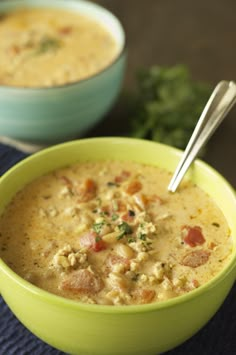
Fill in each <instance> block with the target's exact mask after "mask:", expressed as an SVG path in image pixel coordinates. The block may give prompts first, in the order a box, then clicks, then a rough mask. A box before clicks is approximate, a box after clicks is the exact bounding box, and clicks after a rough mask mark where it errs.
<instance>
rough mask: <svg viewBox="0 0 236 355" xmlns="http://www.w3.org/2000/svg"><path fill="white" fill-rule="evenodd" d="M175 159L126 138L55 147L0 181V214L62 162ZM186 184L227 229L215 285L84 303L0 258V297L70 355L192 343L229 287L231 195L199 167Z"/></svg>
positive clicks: (149, 350) (233, 271) (160, 162)
mask: <svg viewBox="0 0 236 355" xmlns="http://www.w3.org/2000/svg"><path fill="white" fill-rule="evenodd" d="M181 154H182V153H181V152H180V151H178V150H176V149H174V148H171V147H168V146H165V145H162V144H158V143H153V142H149V141H144V140H136V139H130V138H92V139H84V140H78V141H74V142H69V143H64V144H60V145H58V146H54V147H52V148H49V149H46V150H44V151H41V152H39V153H37V154H35V155H33V156H31V157H29V158H27V159H25V160H24V161H22V162H21V163H19V164H17V165H16V166H15V167H13V168H12V169H10V170H9V171H8V172H7V173H6V174H5V175H4V176H3V177H2V178H1V179H0V196H1V200H0V213H2V212H3V211H4V208H5V206H6V205H7V204H8V203H9V201H10V200H11V198H12V197H13V196H14V195H15V194H16V192H17V191H18V190H19V189H21V188H22V187H23V186H24V185H25V184H27V183H29V182H30V181H32V180H33V179H35V178H36V177H38V176H40V175H42V174H45V173H47V172H49V171H51V170H54V169H57V168H59V167H62V166H65V165H68V164H73V163H75V162H82V161H87V160H89V161H96V160H101V159H120V160H126V161H127V160H128V161H129V160H132V161H137V162H141V163H146V164H151V165H155V166H159V167H162V168H165V169H168V170H169V171H171V172H173V171H174V169H175V167H176V165H177V163H178V161H179V159H180V156H181ZM188 178H189V179H191V180H192V181H193V182H194V183H196V184H197V185H199V186H200V187H201V188H202V189H203V190H205V191H206V192H207V193H208V194H209V195H210V196H212V198H213V199H214V201H215V202H216V203H217V205H218V206H219V207H220V209H221V210H222V211H223V213H224V215H225V217H226V219H227V221H228V224H229V227H230V229H231V231H232V237H233V241H234V248H233V249H234V250H233V253H232V257H231V259H230V261H229V263H228V264H227V266H226V267H225V268H224V269H223V270H222V271H221V272H220V273H219V274H218V275H217V276H216V277H214V279H212V280H211V281H210V282H208V283H207V284H205V285H203V286H201V287H199V288H198V289H195V290H194V291H191V292H189V293H188V294H185V295H183V296H180V297H177V298H174V299H171V300H168V301H163V302H160V303H152V304H146V305H135V306H103V305H90V304H82V303H79V302H75V301H72V300H67V299H64V298H62V297H59V296H55V295H53V294H50V293H48V292H46V291H43V290H41V289H39V288H37V287H36V286H33V285H32V284H30V283H29V282H27V281H25V280H24V279H22V278H21V277H19V276H18V275H17V274H15V273H14V272H13V271H12V270H11V269H10V268H9V267H8V266H7V265H6V264H5V263H4V262H3V261H2V260H0V291H1V294H2V296H3V298H4V300H5V301H6V303H7V304H8V305H9V307H10V308H11V310H12V312H13V313H14V314H15V315H16V316H17V317H18V318H19V320H20V321H21V322H22V323H23V324H24V325H25V326H26V327H27V328H28V329H30V330H31V331H32V332H33V333H34V334H36V335H37V336H38V337H39V338H41V339H42V340H43V341H45V342H47V343H48V344H50V345H52V346H54V347H56V348H58V349H60V350H62V351H65V352H67V353H71V354H80V355H83V354H87V355H88V354H91V355H99V354H100V355H121V354H123V355H128V354H133V355H139V354H140V355H144V354H145V355H148V354H157V353H160V352H164V351H167V350H169V349H171V348H173V347H175V346H177V345H179V344H180V343H182V342H184V341H185V340H186V339H188V338H189V337H191V336H192V335H193V334H194V333H196V332H197V331H198V330H199V329H200V328H201V327H203V326H204V324H206V322H207V321H208V320H209V319H210V318H211V317H212V316H213V315H214V314H215V312H216V311H217V310H218V308H219V307H220V305H221V304H222V302H223V301H224V299H225V297H226V296H227V294H228V293H229V291H230V289H231V287H232V285H233V283H234V281H235V276H236V248H235V245H236V219H235V213H236V197H235V194H234V191H233V189H232V188H231V187H230V186H229V184H228V183H227V182H226V181H225V180H224V178H223V177H221V176H220V175H219V174H218V173H217V172H216V171H215V170H213V169H212V168H211V167H209V166H208V165H206V164H205V163H203V162H201V161H196V162H195V163H194V164H193V166H192V167H191V169H190V171H189V172H188Z"/></svg>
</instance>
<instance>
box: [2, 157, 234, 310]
mask: <svg viewBox="0 0 236 355" xmlns="http://www.w3.org/2000/svg"><path fill="white" fill-rule="evenodd" d="M169 180H170V174H169V173H168V172H166V171H163V170H160V169H158V168H156V167H151V166H145V165H140V164H138V163H131V162H119V161H103V162H96V163H94V162H93V163H92V162H87V163H82V164H79V165H74V166H71V167H66V168H63V169H60V170H57V171H55V172H53V173H50V174H48V175H45V176H43V177H40V178H38V179H37V180H35V181H34V182H32V183H30V184H29V185H27V186H26V187H25V188H24V189H23V190H22V191H20V192H18V193H17V195H16V196H15V198H14V199H13V201H12V202H11V203H10V205H9V206H8V207H7V209H6V211H5V213H4V214H3V215H2V217H1V220H0V246H1V248H0V250H1V251H0V253H1V256H2V258H3V259H4V260H5V261H6V262H7V263H8V264H9V266H10V267H11V268H12V269H13V270H15V271H16V272H17V273H18V274H19V275H21V276H22V277H23V278H25V279H26V280H28V281H30V282H31V283H33V284H35V285H37V286H39V287H40V288H43V289H45V290H47V291H50V292H52V293H54V294H57V295H60V296H63V297H66V298H71V299H75V300H78V301H82V302H88V303H97V304H108V305H131V304H144V303H150V302H157V301H162V300H167V299H169V298H172V297H176V296H179V295H182V294H184V293H187V292H189V291H191V290H193V289H195V288H197V287H199V286H201V285H202V284H204V283H206V282H207V281H209V280H210V279H212V278H213V277H214V276H215V275H216V274H217V273H219V271H221V270H222V268H223V267H224V265H225V264H226V263H227V262H228V260H229V258H230V255H231V252H232V240H231V238H230V231H229V228H228V225H227V223H226V220H225V218H224V216H223V214H222V213H221V211H220V210H219V208H218V207H217V206H216V205H215V204H214V203H213V201H212V200H211V199H210V198H209V196H207V195H206V194H205V193H204V192H203V191H202V190H200V189H199V188H198V187H196V186H195V185H193V184H191V183H189V182H185V183H183V184H182V186H181V187H180V189H179V190H178V192H176V193H175V194H170V193H168V191H167V186H168V183H169Z"/></svg>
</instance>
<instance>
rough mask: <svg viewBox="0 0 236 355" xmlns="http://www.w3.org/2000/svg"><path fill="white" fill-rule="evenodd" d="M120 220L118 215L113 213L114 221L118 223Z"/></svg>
mask: <svg viewBox="0 0 236 355" xmlns="http://www.w3.org/2000/svg"><path fill="white" fill-rule="evenodd" d="M118 218H119V216H118V214H116V213H113V215H112V216H111V220H112V221H116V220H117V219H118Z"/></svg>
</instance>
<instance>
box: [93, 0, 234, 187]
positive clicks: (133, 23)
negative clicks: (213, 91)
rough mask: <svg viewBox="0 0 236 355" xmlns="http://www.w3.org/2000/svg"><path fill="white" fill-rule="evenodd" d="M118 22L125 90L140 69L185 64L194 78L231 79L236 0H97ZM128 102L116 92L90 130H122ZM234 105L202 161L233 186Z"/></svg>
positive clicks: (116, 132) (105, 132) (213, 81)
mask: <svg viewBox="0 0 236 355" xmlns="http://www.w3.org/2000/svg"><path fill="white" fill-rule="evenodd" d="M96 2H97V3H99V4H101V5H103V6H105V7H107V8H108V9H110V10H111V11H112V12H113V13H114V14H115V15H117V16H118V18H119V19H120V20H121V22H122V23H123V25H124V27H125V30H126V34H127V47H128V66H127V71H126V77H125V82H124V87H123V92H124V91H127V90H128V91H132V90H134V89H135V75H136V72H137V70H138V69H139V68H141V67H146V66H149V65H153V64H158V65H175V64H186V65H188V66H189V68H190V71H191V73H192V76H193V78H194V79H196V80H203V81H208V82H209V83H211V84H213V85H215V84H216V83H217V82H218V81H220V80H222V79H226V80H233V79H236V73H235V72H236V22H235V14H236V1H235V0H198V1H194V0H97V1H96ZM126 119H127V107H126V105H125V103H124V100H123V99H122V95H121V96H120V98H119V100H118V102H117V104H116V105H115V107H114V109H113V110H112V111H111V112H110V114H109V115H108V116H107V117H106V118H105V120H104V121H103V122H102V123H101V124H100V125H99V126H98V127H96V129H95V130H93V131H92V132H90V134H91V135H122V134H123V132H124V125H125V124H126V123H125V122H126ZM235 153H236V106H235V108H234V109H233V110H232V111H231V113H230V115H228V116H227V118H226V119H225V121H224V122H223V124H222V125H221V127H220V128H219V129H218V131H217V132H216V133H215V135H214V137H213V138H212V139H211V141H210V142H209V144H208V151H207V154H206V156H205V161H206V162H208V163H209V164H211V165H212V166H213V167H215V168H216V169H217V170H218V171H219V172H220V173H221V174H222V175H223V176H224V177H225V178H226V179H228V180H229V181H230V182H231V184H233V185H234V187H236V159H235Z"/></svg>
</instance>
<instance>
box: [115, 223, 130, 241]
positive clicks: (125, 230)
mask: <svg viewBox="0 0 236 355" xmlns="http://www.w3.org/2000/svg"><path fill="white" fill-rule="evenodd" d="M118 228H119V230H120V231H121V234H120V235H118V237H117V240H120V239H122V238H123V237H124V236H125V235H127V234H131V233H132V232H133V231H132V228H131V227H130V225H129V224H128V223H126V222H122V223H121V224H119V225H118Z"/></svg>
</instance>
